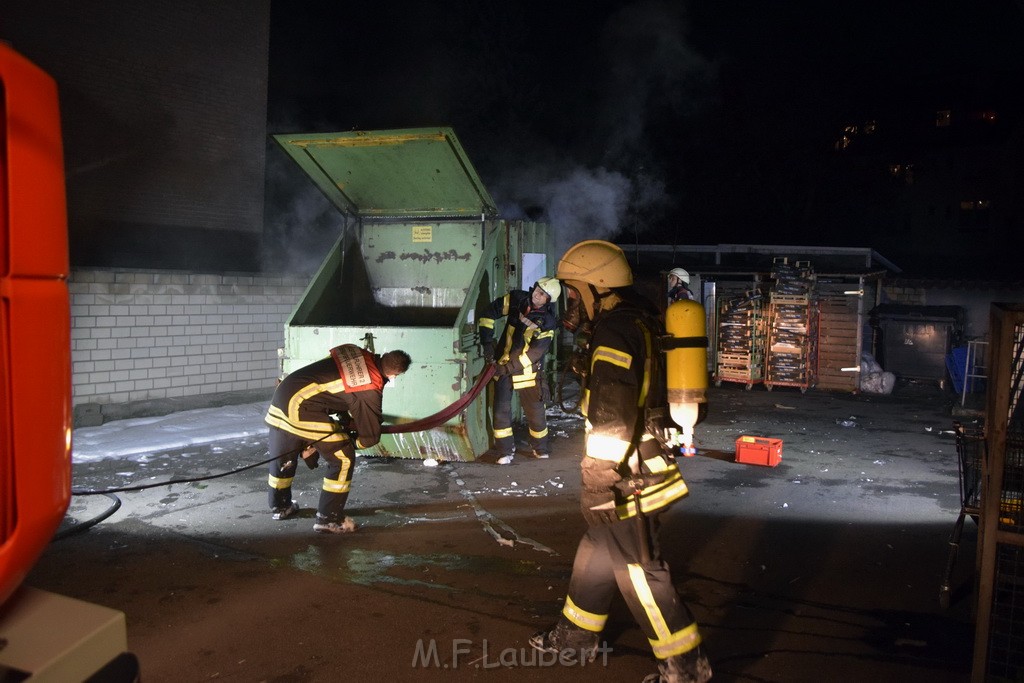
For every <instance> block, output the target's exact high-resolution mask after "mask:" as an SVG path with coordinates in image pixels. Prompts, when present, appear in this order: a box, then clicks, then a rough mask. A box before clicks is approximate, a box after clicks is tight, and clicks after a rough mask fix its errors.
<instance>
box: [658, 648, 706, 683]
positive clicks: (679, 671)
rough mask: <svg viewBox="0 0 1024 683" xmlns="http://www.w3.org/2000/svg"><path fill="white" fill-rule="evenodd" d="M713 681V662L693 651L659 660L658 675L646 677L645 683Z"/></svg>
mask: <svg viewBox="0 0 1024 683" xmlns="http://www.w3.org/2000/svg"><path fill="white" fill-rule="evenodd" d="M710 680H711V662H709V661H708V658H707V657H705V656H704V653H702V652H701V651H700V648H699V647H698V648H696V649H695V650H691V651H690V652H687V653H686V654H685V655H676V656H675V657H669V658H668V659H661V660H658V673H656V674H650V675H648V676H646V677H644V680H643V683H705V682H706V681H710Z"/></svg>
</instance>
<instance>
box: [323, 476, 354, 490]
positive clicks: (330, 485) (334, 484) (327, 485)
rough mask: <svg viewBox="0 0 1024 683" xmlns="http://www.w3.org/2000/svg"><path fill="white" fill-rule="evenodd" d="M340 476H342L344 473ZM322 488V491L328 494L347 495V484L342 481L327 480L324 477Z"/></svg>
mask: <svg viewBox="0 0 1024 683" xmlns="http://www.w3.org/2000/svg"><path fill="white" fill-rule="evenodd" d="M342 474H344V472H343V473H342ZM339 476H340V475H339ZM323 487H324V491H327V492H328V493H348V487H349V482H347V481H343V480H335V479H327V478H326V477H324V484H323Z"/></svg>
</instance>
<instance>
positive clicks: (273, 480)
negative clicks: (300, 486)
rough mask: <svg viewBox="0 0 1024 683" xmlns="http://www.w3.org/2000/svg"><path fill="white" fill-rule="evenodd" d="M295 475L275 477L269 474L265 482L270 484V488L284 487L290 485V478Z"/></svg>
mask: <svg viewBox="0 0 1024 683" xmlns="http://www.w3.org/2000/svg"><path fill="white" fill-rule="evenodd" d="M294 478H295V477H275V476H274V475H270V476H268V477H267V483H268V484H270V488H272V489H286V488H288V487H289V486H291V485H292V479H294Z"/></svg>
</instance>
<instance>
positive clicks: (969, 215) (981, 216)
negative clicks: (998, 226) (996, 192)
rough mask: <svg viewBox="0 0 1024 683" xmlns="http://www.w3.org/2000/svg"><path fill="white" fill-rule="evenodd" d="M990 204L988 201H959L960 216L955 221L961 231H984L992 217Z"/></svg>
mask: <svg viewBox="0 0 1024 683" xmlns="http://www.w3.org/2000/svg"><path fill="white" fill-rule="evenodd" d="M991 209H992V202H991V201H990V200H988V199H964V200H961V201H960V215H959V219H958V221H957V225H958V226H959V228H960V230H961V231H965V232H972V231H976V230H986V229H988V227H989V222H990V220H991V216H992V211H991Z"/></svg>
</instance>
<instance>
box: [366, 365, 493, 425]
mask: <svg viewBox="0 0 1024 683" xmlns="http://www.w3.org/2000/svg"><path fill="white" fill-rule="evenodd" d="M497 369H498V368H497V366H496V365H495V364H494V363H488V364H487V365H486V366H484V371H483V372H481V373H480V377H478V378H477V380H476V384H474V385H473V386H472V388H470V390H469V391H467V392H466V393H465V394H463V395H462V396H461V397H460V398H459V399H458V400H457V401H455V403H452V404H451V405H450V406H448V407H447V408H444V409H443V410H439V411H437V412H436V413H434V414H433V415H428V416H427V417H421V418H419V419H418V420H412V421H411V422H403V423H401V424H396V425H383V426H382V427H381V430H380V431H381V432H382V433H383V434H404V433H406V432H422V431H424V430H426V429H432V428H434V427H437V426H439V425H443V424H444V423H445V422H447V421H448V420H450V419H452V418H453V417H455V416H456V415H458V414H459V413H461V412H462V411H463V410H465V409H466V406H468V405H469V404H470V403H472V402H473V399H475V398H476V397H477V396H479V395H480V392H481V391H483V388H484V387H486V386H487V383H488V382H489V381H491V378H492V377H494V373H495V371H496V370H497Z"/></svg>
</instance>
